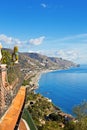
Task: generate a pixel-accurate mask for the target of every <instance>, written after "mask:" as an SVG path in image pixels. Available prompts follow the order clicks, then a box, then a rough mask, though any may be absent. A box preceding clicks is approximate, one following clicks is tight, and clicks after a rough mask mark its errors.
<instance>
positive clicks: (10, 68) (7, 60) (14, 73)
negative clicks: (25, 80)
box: [1, 48, 21, 84]
mask: <svg viewBox="0 0 87 130" xmlns="http://www.w3.org/2000/svg"><path fill="white" fill-rule="evenodd" d="M15 49H16V50H17V48H15ZM16 50H15V51H16ZM1 62H2V64H6V65H7V76H8V82H9V83H10V84H11V83H12V82H13V81H15V80H16V79H17V78H19V79H20V78H21V72H20V66H19V65H15V64H13V62H12V55H11V53H10V52H9V51H8V50H2V60H1Z"/></svg>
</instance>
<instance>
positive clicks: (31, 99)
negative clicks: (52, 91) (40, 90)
mask: <svg viewBox="0 0 87 130" xmlns="http://www.w3.org/2000/svg"><path fill="white" fill-rule="evenodd" d="M26 104H29V105H28V107H27V110H28V111H29V113H30V114H31V115H32V118H33V120H34V122H35V124H36V125H37V127H38V130H61V128H60V127H59V124H60V123H61V122H62V120H63V119H62V118H61V117H60V116H59V115H58V114H57V113H56V112H55V107H54V106H53V104H52V103H51V102H50V101H49V100H48V99H47V98H44V97H43V96H42V95H40V94H34V93H33V92H31V93H30V94H29V95H28V96H27V100H26Z"/></svg>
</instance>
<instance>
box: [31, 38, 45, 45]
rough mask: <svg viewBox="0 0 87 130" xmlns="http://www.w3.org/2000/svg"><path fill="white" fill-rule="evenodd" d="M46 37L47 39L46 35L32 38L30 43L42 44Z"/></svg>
mask: <svg viewBox="0 0 87 130" xmlns="http://www.w3.org/2000/svg"><path fill="white" fill-rule="evenodd" d="M44 39H45V36H42V37H39V38H35V39H30V40H29V43H30V44H33V45H40V44H41V43H42V42H43V40H44Z"/></svg>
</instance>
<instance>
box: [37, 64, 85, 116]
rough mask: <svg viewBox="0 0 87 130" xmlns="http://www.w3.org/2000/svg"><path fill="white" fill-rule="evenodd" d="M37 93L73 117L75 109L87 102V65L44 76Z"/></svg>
mask: <svg viewBox="0 0 87 130" xmlns="http://www.w3.org/2000/svg"><path fill="white" fill-rule="evenodd" d="M36 92H37V93H38V92H39V93H41V94H42V95H43V96H45V97H48V98H50V99H52V102H53V103H54V104H55V105H56V106H58V107H60V108H61V109H62V110H63V111H64V112H67V113H69V114H72V115H73V112H72V109H73V107H74V106H76V105H78V104H80V103H81V102H82V101H84V100H85V101H87V65H81V66H80V67H76V68H70V69H68V70H58V71H52V72H49V73H44V74H42V76H41V78H40V80H39V88H38V89H37V90H36Z"/></svg>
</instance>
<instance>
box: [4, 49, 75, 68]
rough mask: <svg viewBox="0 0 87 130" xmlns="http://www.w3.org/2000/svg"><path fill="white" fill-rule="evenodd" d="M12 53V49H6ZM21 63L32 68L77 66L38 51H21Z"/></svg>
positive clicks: (22, 65) (22, 66)
mask: <svg viewBox="0 0 87 130" xmlns="http://www.w3.org/2000/svg"><path fill="white" fill-rule="evenodd" d="M4 50H7V51H9V52H10V53H12V50H10V49H6V48H5V49H4ZM19 63H20V66H21V68H22V69H23V68H28V69H29V68H30V69H52V70H55V69H66V68H69V67H71V66H76V64H75V63H73V62H71V61H68V60H64V59H62V58H55V57H47V56H45V55H41V54H38V53H21V52H19Z"/></svg>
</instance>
